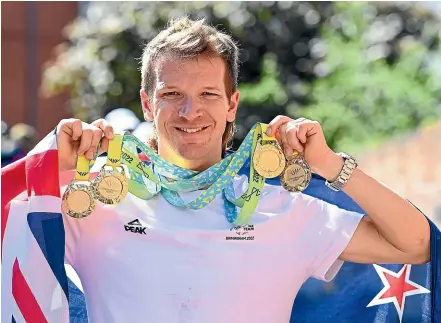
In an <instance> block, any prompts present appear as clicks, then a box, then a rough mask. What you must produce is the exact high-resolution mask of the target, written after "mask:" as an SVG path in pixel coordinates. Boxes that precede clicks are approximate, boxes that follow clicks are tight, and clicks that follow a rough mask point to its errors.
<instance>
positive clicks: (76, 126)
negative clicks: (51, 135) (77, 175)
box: [57, 119, 113, 171]
mask: <svg viewBox="0 0 441 323" xmlns="http://www.w3.org/2000/svg"><path fill="white" fill-rule="evenodd" d="M109 139H113V128H112V126H110V125H109V123H108V122H107V121H106V120H104V119H98V120H96V121H94V122H92V124H88V123H85V122H82V121H81V120H79V119H63V120H61V121H60V123H59V124H58V126H57V146H58V167H59V170H60V171H64V170H71V169H74V168H75V167H76V164H77V159H78V156H82V155H85V156H86V158H87V159H89V160H92V159H93V158H94V156H95V154H96V153H97V148H98V145H100V143H101V145H100V150H99V151H98V155H99V154H102V153H103V152H106V151H107V148H108V146H109Z"/></svg>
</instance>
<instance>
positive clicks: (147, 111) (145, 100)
mask: <svg viewBox="0 0 441 323" xmlns="http://www.w3.org/2000/svg"><path fill="white" fill-rule="evenodd" d="M139 94H140V96H141V104H142V114H143V115H144V119H145V120H146V121H153V110H152V107H151V106H150V103H149V97H148V96H147V93H146V92H145V91H144V90H141V91H140V92H139Z"/></svg>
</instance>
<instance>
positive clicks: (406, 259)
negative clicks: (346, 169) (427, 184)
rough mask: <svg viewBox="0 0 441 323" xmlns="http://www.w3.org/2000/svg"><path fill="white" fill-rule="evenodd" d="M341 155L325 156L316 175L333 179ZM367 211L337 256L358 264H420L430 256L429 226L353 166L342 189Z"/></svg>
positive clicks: (389, 191) (405, 204)
mask: <svg viewBox="0 0 441 323" xmlns="http://www.w3.org/2000/svg"><path fill="white" fill-rule="evenodd" d="M343 163H344V161H343V158H342V157H340V156H338V155H337V154H335V153H332V154H330V155H329V158H328V161H327V163H326V164H324V165H326V166H325V167H323V169H321V170H320V175H321V176H323V177H325V178H326V179H327V180H329V181H333V180H335V178H336V177H337V176H338V174H339V173H340V170H341V169H342V167H343ZM343 191H344V192H345V193H346V194H348V195H349V196H350V197H351V198H352V199H353V200H354V201H355V202H356V203H357V204H358V205H359V206H360V207H361V208H362V209H363V210H364V211H365V212H366V214H367V216H366V217H365V218H364V219H363V220H362V221H361V222H360V224H359V226H358V228H357V230H356V231H355V233H354V235H353V237H352V239H351V241H350V242H349V244H348V246H347V247H346V249H345V250H344V251H343V253H342V254H341V256H340V259H342V260H346V261H351V262H361V263H405V264H421V263H426V262H428V261H429V258H430V226H429V223H428V221H427V220H426V218H425V217H424V215H423V214H421V213H420V212H419V211H418V210H417V209H416V208H415V207H414V206H413V205H412V204H411V203H409V202H408V201H407V200H406V199H404V198H403V197H401V196H400V195H398V194H397V193H395V192H394V191H392V190H391V189H390V188H388V187H386V186H385V185H383V184H381V183H380V182H378V181H377V180H375V179H374V178H372V177H370V176H369V175H367V174H366V173H364V172H363V171H362V170H361V169H359V168H356V169H355V170H354V172H353V174H352V176H351V178H350V179H349V180H348V182H347V183H346V185H345V186H344V188H343Z"/></svg>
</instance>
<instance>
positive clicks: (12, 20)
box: [1, 1, 80, 138]
mask: <svg viewBox="0 0 441 323" xmlns="http://www.w3.org/2000/svg"><path fill="white" fill-rule="evenodd" d="M79 9H80V8H79V5H78V2H76V1H75V2H37V1H27V2H2V3H1V20H2V21H1V28H2V31H1V45H2V49H1V56H2V58H1V64H2V65H1V66H2V69H1V70H2V72H1V91H2V98H1V112H2V120H3V121H6V123H7V124H9V125H13V124H15V123H18V122H23V123H27V124H29V125H31V126H33V127H35V128H36V129H37V131H38V133H39V138H41V137H42V136H44V135H46V134H47V133H48V132H49V131H50V130H51V129H53V128H54V127H55V126H56V125H57V123H58V121H59V120H61V119H63V118H66V117H70V114H69V112H68V109H67V105H66V99H67V96H66V95H60V96H57V97H52V98H42V97H41V96H40V94H39V86H40V83H41V78H42V66H43V64H44V62H45V61H47V60H48V59H49V57H50V55H51V52H52V50H53V48H54V47H55V46H56V45H58V44H60V43H61V42H63V40H64V39H63V36H62V30H63V28H64V27H65V26H66V25H67V24H69V23H70V22H71V21H72V20H74V19H75V18H76V17H77V15H78V11H79Z"/></svg>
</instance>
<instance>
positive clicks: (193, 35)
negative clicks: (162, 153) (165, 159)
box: [141, 17, 239, 155]
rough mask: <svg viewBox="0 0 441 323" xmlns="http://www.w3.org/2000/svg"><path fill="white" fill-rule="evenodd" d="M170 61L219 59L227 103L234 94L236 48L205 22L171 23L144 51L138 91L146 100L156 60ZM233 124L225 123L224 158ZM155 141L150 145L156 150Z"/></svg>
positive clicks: (236, 65) (182, 21)
mask: <svg viewBox="0 0 441 323" xmlns="http://www.w3.org/2000/svg"><path fill="white" fill-rule="evenodd" d="M167 55H172V56H173V57H178V58H183V59H192V58H196V57H198V56H201V55H208V56H213V57H220V58H222V59H223V60H224V62H225V64H226V69H227V70H226V73H225V89H226V95H227V98H228V100H230V98H231V95H232V94H233V93H234V92H235V91H236V90H237V85H238V75H239V48H238V46H237V45H236V43H235V42H234V40H233V38H232V37H231V36H230V35H227V34H226V33H223V32H221V31H219V30H217V29H216V28H214V27H211V26H209V25H207V24H206V23H205V20H204V19H201V20H191V19H189V18H188V17H185V18H180V19H176V20H171V21H170V22H169V24H168V27H167V28H166V29H164V30H163V31H161V32H160V33H159V34H158V35H157V36H156V37H155V38H153V39H152V40H151V41H150V42H149V43H148V44H147V45H146V46H145V47H144V51H143V55H142V67H141V88H142V89H143V90H144V91H146V92H147V95H148V97H149V100H150V99H151V98H152V97H153V92H154V88H155V64H156V62H157V61H158V59H160V58H163V57H166V56H167ZM234 131H235V124H234V122H227V125H226V128H225V132H224V135H223V137H222V149H223V155H224V154H225V151H226V149H227V147H228V144H229V142H230V141H231V139H232V138H233V136H234ZM155 141H156V139H155V138H153V141H151V143H150V144H151V145H152V146H153V148H156V149H157V143H155Z"/></svg>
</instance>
